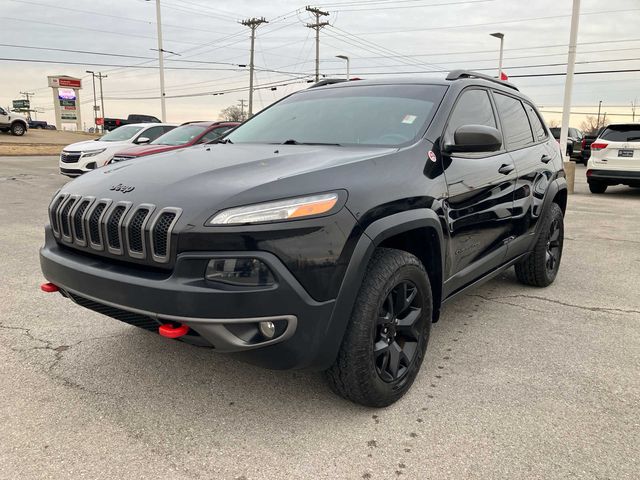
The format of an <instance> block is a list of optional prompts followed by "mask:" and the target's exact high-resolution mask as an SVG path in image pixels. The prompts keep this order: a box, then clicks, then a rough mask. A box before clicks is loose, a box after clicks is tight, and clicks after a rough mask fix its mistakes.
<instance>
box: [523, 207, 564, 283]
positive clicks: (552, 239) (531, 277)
mask: <svg viewBox="0 0 640 480" xmlns="http://www.w3.org/2000/svg"><path fill="white" fill-rule="evenodd" d="M542 222H543V223H542V225H541V226H540V234H539V235H538V239H537V240H536V243H535V246H534V247H533V251H532V252H531V254H530V255H529V256H528V257H527V258H525V259H524V260H521V261H519V262H518V263H516V264H515V270H516V277H517V278H518V280H519V281H520V282H521V283H524V284H525V285H532V286H534V287H547V286H549V285H551V284H552V283H553V281H554V280H555V279H556V275H557V274H558V270H559V269H560V259H561V258H562V245H563V243H564V216H563V214H562V209H561V208H560V206H559V205H558V204H557V203H555V202H554V203H552V204H551V207H550V208H549V211H548V212H547V215H546V216H545V217H544V219H543V220H542Z"/></svg>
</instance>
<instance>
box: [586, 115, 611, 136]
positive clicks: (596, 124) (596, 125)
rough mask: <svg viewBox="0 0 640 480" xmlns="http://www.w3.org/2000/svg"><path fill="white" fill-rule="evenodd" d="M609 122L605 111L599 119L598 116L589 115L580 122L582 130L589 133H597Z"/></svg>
mask: <svg viewBox="0 0 640 480" xmlns="http://www.w3.org/2000/svg"><path fill="white" fill-rule="evenodd" d="M606 124H607V114H606V113H605V114H604V115H602V116H601V117H600V121H598V118H597V117H594V116H591V115H588V116H586V117H585V118H584V121H583V122H582V123H581V124H580V130H582V131H583V132H584V133H587V134H591V135H593V134H595V133H597V132H598V130H600V129H601V128H602V127H604V126H605V125H606Z"/></svg>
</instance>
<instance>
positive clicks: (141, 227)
mask: <svg viewBox="0 0 640 480" xmlns="http://www.w3.org/2000/svg"><path fill="white" fill-rule="evenodd" d="M181 214H182V210H181V209H179V208H174V207H166V208H162V209H161V210H159V211H157V212H156V206H155V205H152V204H146V203H143V204H139V205H135V206H134V205H133V204H132V203H131V202H128V201H119V202H114V201H113V200H111V199H108V198H101V199H96V198H95V197H91V196H86V197H82V196H79V195H69V194H60V195H57V196H56V197H54V199H53V200H52V202H51V204H50V205H49V220H50V222H51V229H52V231H53V234H54V236H55V237H56V238H57V239H58V241H59V242H61V243H63V244H67V245H70V246H73V247H75V248H80V249H83V248H90V249H92V250H94V251H96V252H95V253H96V254H98V252H102V255H104V254H105V253H110V254H113V255H118V256H128V257H131V258H132V259H133V258H135V259H137V260H144V259H149V260H152V261H153V262H155V263H165V264H166V263H169V259H170V257H171V237H172V234H173V230H174V228H175V225H176V222H177V221H178V218H179V217H180V215H181ZM148 252H150V254H149V253H148Z"/></svg>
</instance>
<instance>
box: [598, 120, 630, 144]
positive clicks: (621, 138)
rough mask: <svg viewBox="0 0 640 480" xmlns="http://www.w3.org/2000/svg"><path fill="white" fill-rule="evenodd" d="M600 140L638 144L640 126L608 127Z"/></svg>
mask: <svg viewBox="0 0 640 480" xmlns="http://www.w3.org/2000/svg"><path fill="white" fill-rule="evenodd" d="M600 138H601V139H603V140H609V141H610V142H640V124H635V125H609V126H608V127H607V128H605V129H604V132H602V133H601V134H600Z"/></svg>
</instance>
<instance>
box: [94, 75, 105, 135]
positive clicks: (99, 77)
mask: <svg viewBox="0 0 640 480" xmlns="http://www.w3.org/2000/svg"><path fill="white" fill-rule="evenodd" d="M96 77H98V80H99V81H100V109H101V110H102V133H104V95H103V94H102V79H103V78H107V75H103V74H102V72H98V73H96Z"/></svg>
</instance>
